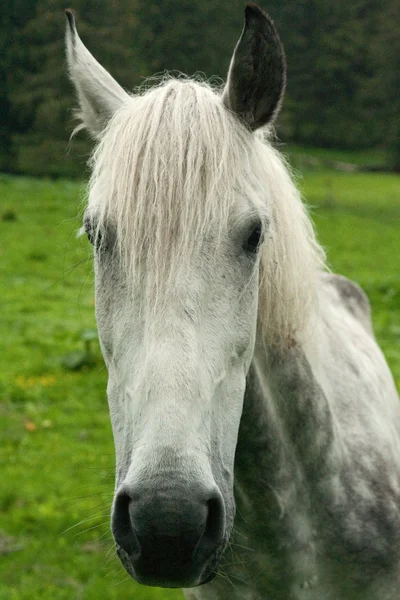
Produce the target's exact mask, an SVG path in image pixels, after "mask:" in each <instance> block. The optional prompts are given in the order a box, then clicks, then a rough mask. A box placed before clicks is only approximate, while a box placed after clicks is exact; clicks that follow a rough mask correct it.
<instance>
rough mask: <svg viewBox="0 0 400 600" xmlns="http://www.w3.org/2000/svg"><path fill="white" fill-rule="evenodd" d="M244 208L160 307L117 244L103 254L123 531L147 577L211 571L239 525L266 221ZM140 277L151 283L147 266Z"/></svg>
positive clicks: (133, 561) (115, 521) (178, 582)
mask: <svg viewBox="0 0 400 600" xmlns="http://www.w3.org/2000/svg"><path fill="white" fill-rule="evenodd" d="M243 204H244V205H243ZM237 209H238V212H239V210H240V218H238V215H237V214H236V215H232V217H231V218H230V219H229V221H228V223H227V229H226V231H225V235H224V236H223V239H222V240H221V241H220V243H219V244H218V246H216V244H215V242H213V241H211V240H212V238H213V236H212V232H210V236H209V237H210V239H209V240H204V243H203V244H202V247H201V252H200V253H199V254H198V255H197V256H196V257H192V259H191V260H190V261H188V265H187V267H186V268H185V269H184V270H183V271H182V272H181V273H179V274H178V275H177V276H176V279H175V281H174V293H173V294H171V295H169V296H168V298H167V297H166V298H163V297H162V296H163V294H165V295H166V294H167V293H168V288H167V287H166V290H165V291H164V290H163V289H161V290H160V291H159V294H160V295H161V298H159V302H158V303H157V306H156V307H155V308H154V311H153V310H151V308H150V310H149V307H148V306H145V305H144V304H145V303H147V302H148V298H147V297H146V296H145V295H144V294H143V290H142V289H140V285H139V284H138V286H137V287H136V288H135V289H133V290H131V289H130V290H129V292H128V291H127V289H129V288H127V286H126V281H125V275H124V273H123V272H121V270H120V269H119V265H118V262H119V257H118V254H117V253H116V252H112V251H108V250H107V249H105V250H104V251H102V252H98V253H97V255H96V259H95V272H96V316H97V323H98V330H99V335H100V340H101V345H102V349H103V354H104V357H105V361H106V364H107V367H108V371H109V382H108V397H109V405H110V413H111V418H112V426H113V432H114V439H115V445H116V453H117V481H116V495H115V499H114V506H113V516H112V529H113V534H114V536H115V539H116V542H117V544H118V547H119V550H118V551H119V555H120V557H121V558H122V560H123V562H124V564H125V566H126V567H127V568H128V570H129V572H130V573H132V575H134V577H135V578H136V579H137V580H138V581H141V582H144V583H149V584H153V585H175V586H183V585H186V586H189V585H196V584H198V583H200V582H201V581H203V580H205V579H207V578H208V577H210V576H211V574H212V573H213V572H214V570H215V567H216V564H217V561H218V558H219V556H220V553H221V551H222V550H223V548H224V546H225V544H226V542H227V541H228V538H229V535H230V532H231V528H232V524H233V518H234V500H233V463H234V454H235V447H236V442H237V435H238V427H239V422H240V416H241V411H242V402H243V396H244V390H245V381H246V373H247V371H248V368H249V364H250V360H251V356H252V351H253V345H254V338H255V327H256V315H257V291H258V290H257V286H258V252H257V246H258V243H259V240H260V237H261V235H262V229H263V228H264V227H265V226H266V224H265V223H264V222H263V221H262V220H260V218H259V217H255V215H254V210H251V209H250V207H248V206H246V204H245V203H243V202H240V203H239V202H238V206H237ZM132 234H133V235H134V234H135V232H132ZM216 252H217V253H218V260H215V253H216ZM149 264H151V260H150V261H149ZM138 280H139V281H146V273H143V275H141V276H139V277H138ZM163 300H165V301H163ZM148 320H150V321H151V322H150V323H149V322H148Z"/></svg>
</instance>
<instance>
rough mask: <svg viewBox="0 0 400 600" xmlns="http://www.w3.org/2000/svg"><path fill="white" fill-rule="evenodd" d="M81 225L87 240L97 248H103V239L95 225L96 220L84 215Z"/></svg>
mask: <svg viewBox="0 0 400 600" xmlns="http://www.w3.org/2000/svg"><path fill="white" fill-rule="evenodd" d="M83 227H84V229H85V232H86V235H87V237H88V240H89V242H90V243H91V244H92V245H93V246H94V247H95V248H97V249H99V248H102V249H104V240H103V236H102V234H101V231H99V229H98V228H97V226H96V222H95V221H94V220H93V219H91V218H90V217H85V220H84V223H83Z"/></svg>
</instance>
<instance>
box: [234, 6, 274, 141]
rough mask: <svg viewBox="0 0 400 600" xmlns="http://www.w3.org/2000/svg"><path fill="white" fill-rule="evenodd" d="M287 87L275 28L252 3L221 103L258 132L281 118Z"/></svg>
mask: <svg viewBox="0 0 400 600" xmlns="http://www.w3.org/2000/svg"><path fill="white" fill-rule="evenodd" d="M285 85H286V59H285V52H284V49H283V46H282V43H281V41H280V39H279V35H278V32H277V31H276V29H275V25H274V23H273V21H272V19H271V18H270V17H269V16H268V15H267V14H265V13H264V12H263V11H262V10H261V9H260V8H259V7H258V6H256V4H252V3H249V4H247V6H246V11H245V24H244V29H243V32H242V35H241V37H240V39H239V42H238V44H237V46H236V48H235V52H234V54H233V57H232V62H231V65H230V68H229V73H228V81H227V84H226V87H225V90H224V93H223V95H222V100H223V102H224V104H225V105H226V106H227V108H229V110H231V111H232V112H234V113H236V114H237V115H238V116H239V117H240V118H241V120H242V121H243V122H244V123H245V124H246V126H247V127H248V128H249V129H250V130H251V131H255V130H256V129H258V128H259V127H262V126H263V125H267V124H268V123H272V122H273V121H274V119H275V118H276V116H277V115H278V112H279V109H280V106H281V103H282V99H283V94H284V91H285Z"/></svg>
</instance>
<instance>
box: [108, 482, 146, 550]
mask: <svg viewBox="0 0 400 600" xmlns="http://www.w3.org/2000/svg"><path fill="white" fill-rule="evenodd" d="M131 502H132V499H131V497H130V496H129V495H128V494H126V493H124V492H120V493H119V494H118V495H117V497H116V499H115V503H114V509H113V515H112V526H111V528H112V533H113V536H114V538H115V541H116V542H117V544H118V545H119V546H120V547H121V548H122V549H123V550H125V552H127V553H128V554H129V555H130V556H133V555H135V554H137V553H139V552H140V546H139V542H138V540H137V538H136V535H135V532H134V530H133V527H132V523H131V517H130V510H129V508H130V504H131Z"/></svg>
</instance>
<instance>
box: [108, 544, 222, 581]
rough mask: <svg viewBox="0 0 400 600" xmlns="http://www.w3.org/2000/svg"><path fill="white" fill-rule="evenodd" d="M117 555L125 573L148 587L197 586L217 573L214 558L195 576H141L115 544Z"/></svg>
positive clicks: (210, 579) (211, 578) (127, 556)
mask: <svg viewBox="0 0 400 600" xmlns="http://www.w3.org/2000/svg"><path fill="white" fill-rule="evenodd" d="M117 555H118V557H119V559H120V561H121V563H122V565H123V566H124V568H125V570H126V571H127V573H128V574H129V575H130V576H131V577H132V579H134V580H135V581H136V582H137V583H140V584H141V585H146V586H149V587H162V588H171V589H177V588H179V589H180V588H193V587H199V586H201V585H205V584H206V583H209V582H210V581H212V580H213V579H214V577H215V576H216V575H217V565H216V564H215V563H216V562H218V561H216V560H213V561H212V563H209V564H208V565H206V567H205V569H204V570H203V572H201V575H200V576H197V577H190V576H189V577H176V576H175V577H172V578H170V577H162V578H160V577H159V575H157V576H154V577H152V576H151V575H150V574H147V575H146V577H142V576H141V575H140V574H139V573H138V572H136V569H135V568H134V566H133V564H132V561H131V559H130V557H129V555H128V554H127V553H126V552H125V551H124V550H123V549H122V548H119V547H118V546H117Z"/></svg>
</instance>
